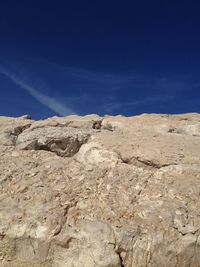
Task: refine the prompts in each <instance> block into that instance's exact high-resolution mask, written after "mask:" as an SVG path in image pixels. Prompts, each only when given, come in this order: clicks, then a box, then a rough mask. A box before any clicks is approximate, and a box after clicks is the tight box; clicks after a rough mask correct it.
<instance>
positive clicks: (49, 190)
mask: <svg viewBox="0 0 200 267" xmlns="http://www.w3.org/2000/svg"><path fill="white" fill-rule="evenodd" d="M199 234H200V114H195V113H193V114H183V115H154V114H152V115H147V114H143V115H140V116H135V117H123V116H116V117H111V116H105V117H99V116H96V115H90V116H85V117H78V116H68V117H63V118H59V117H53V118H49V119H47V120H41V121H33V120H31V119H30V117H29V116H23V117H19V118H8V117H0V267H120V266H121V267H122V266H125V267H150V266H151V267H189V266H190V267H198V266H200V237H199Z"/></svg>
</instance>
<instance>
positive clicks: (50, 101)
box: [0, 66, 76, 116]
mask: <svg viewBox="0 0 200 267" xmlns="http://www.w3.org/2000/svg"><path fill="white" fill-rule="evenodd" d="M0 73H2V74H3V75H4V76H6V77H7V78H9V79H10V80H11V81H12V82H14V83H15V84H16V85H18V86H20V87H21V88H22V89H24V90H25V91H26V92H28V93H29V94H30V95H31V96H32V97H34V98H35V99H36V100H37V101H38V102H40V103H41V104H43V105H44V106H46V107H48V108H49V109H51V110H52V111H54V112H56V113H57V114H59V115H60V116H66V115H71V114H76V112H75V111H73V110H72V109H71V108H69V107H66V106H65V105H63V104H61V103H60V102H59V101H58V100H56V99H55V98H54V97H50V96H47V95H44V94H42V93H40V92H39V91H38V90H37V89H36V88H35V87H34V86H31V85H30V84H28V83H27V82H25V81H24V80H23V79H21V78H20V77H17V75H15V74H13V73H10V72H9V71H8V70H6V69H5V68H4V67H2V66H0Z"/></svg>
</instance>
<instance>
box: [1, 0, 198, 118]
mask: <svg viewBox="0 0 200 267" xmlns="http://www.w3.org/2000/svg"><path fill="white" fill-rule="evenodd" d="M199 14H200V1H195V0H194V1H192V0H190V1H189V0H188V1H185V0H181V1H180V0H179V1H178V0H171V1H169V0H168V1H167V0H166V1H165V0H162V1H161V0H152V1H150V0H137V1H135V0H130V1H126V0H123V1H122V0H121V1H118V0H115V1H113V0H106V1H104V0H101V1H100V0H99V1H95V0H91V1H87V0H79V1H78V0H71V1H69V0H65V1H59V0H57V1H50V0H49V1H46V0H43V1H42V0H40V1H37V0H34V1H31V0H26V1H24V0H19V1H15V0H12V1H11V0H1V1H0V92H1V97H0V115H7V116H19V115H22V114H27V113H28V114H31V115H32V116H33V118H35V119H38V118H44V117H48V116H53V115H56V114H57V115H65V114H66V115H67V114H71V113H77V114H81V115H84V114H88V113H98V114H100V115H103V114H123V115H135V114H139V113H149V112H151V113H183V112H200V15H199Z"/></svg>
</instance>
